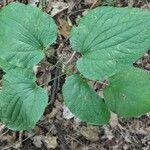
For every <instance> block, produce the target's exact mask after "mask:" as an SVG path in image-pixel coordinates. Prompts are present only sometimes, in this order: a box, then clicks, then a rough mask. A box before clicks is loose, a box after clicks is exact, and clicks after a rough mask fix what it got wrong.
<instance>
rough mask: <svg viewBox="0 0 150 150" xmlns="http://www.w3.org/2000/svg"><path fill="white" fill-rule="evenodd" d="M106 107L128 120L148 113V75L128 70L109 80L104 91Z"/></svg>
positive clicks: (137, 70) (139, 71)
mask: <svg viewBox="0 0 150 150" xmlns="http://www.w3.org/2000/svg"><path fill="white" fill-rule="evenodd" d="M104 97H105V102H106V104H107V105H108V107H109V108H110V109H111V110H112V111H113V112H115V113H117V114H118V115H119V116H121V117H125V118H129V117H135V116H139V115H142V114H145V113H148V112H150V75H149V74H147V73H146V72H144V71H143V70H140V69H137V68H136V69H135V68H128V69H126V70H125V71H122V72H120V73H117V74H116V75H114V76H113V77H111V78H110V85H109V86H108V87H107V88H106V89H105V90H104Z"/></svg>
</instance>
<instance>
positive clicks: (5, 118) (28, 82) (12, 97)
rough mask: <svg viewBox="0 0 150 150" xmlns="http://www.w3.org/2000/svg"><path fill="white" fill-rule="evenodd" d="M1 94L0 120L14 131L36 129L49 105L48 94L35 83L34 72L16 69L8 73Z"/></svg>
mask: <svg viewBox="0 0 150 150" xmlns="http://www.w3.org/2000/svg"><path fill="white" fill-rule="evenodd" d="M3 82H4V85H3V88H2V91H1V93H0V108H1V109H0V119H1V121H2V122H3V123H5V124H6V125H7V127H8V128H10V129H12V130H27V129H32V128H34V127H35V124H36V122H37V121H38V120H39V119H40V118H41V116H42V114H43V112H44V110H45V107H46V106H47V103H48V96H47V93H46V92H45V91H44V89H42V88H41V87H38V86H37V85H36V83H35V78H34V75H33V73H32V72H30V71H28V70H21V69H18V68H16V69H14V70H10V71H8V72H7V74H6V75H5V76H4V79H3Z"/></svg>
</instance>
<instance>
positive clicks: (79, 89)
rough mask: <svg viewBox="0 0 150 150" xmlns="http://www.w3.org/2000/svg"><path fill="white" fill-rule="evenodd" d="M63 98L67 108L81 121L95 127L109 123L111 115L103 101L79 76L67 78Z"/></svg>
mask: <svg viewBox="0 0 150 150" xmlns="http://www.w3.org/2000/svg"><path fill="white" fill-rule="evenodd" d="M63 96H64V101H65V104H66V106H67V107H68V108H69V109H70V111H71V112H72V113H73V114H74V115H75V116H76V117H78V118H79V119H81V120H83V121H86V122H88V123H91V124H94V125H99V124H106V123H108V122H109V117H110V113H109V111H108V109H107V107H106V104H105V103H104V102H103V99H102V98H100V97H99V96H98V95H97V94H96V92H95V91H94V90H93V89H92V88H91V87H90V86H89V85H88V84H87V83H86V82H85V81H83V80H82V79H81V78H80V77H78V76H77V75H72V76H70V77H68V78H67V80H66V82H65V84H64V86H63Z"/></svg>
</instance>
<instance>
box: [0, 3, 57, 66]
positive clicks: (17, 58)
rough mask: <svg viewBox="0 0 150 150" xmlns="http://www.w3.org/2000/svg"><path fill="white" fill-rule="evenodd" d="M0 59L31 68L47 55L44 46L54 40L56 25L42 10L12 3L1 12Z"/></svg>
mask: <svg viewBox="0 0 150 150" xmlns="http://www.w3.org/2000/svg"><path fill="white" fill-rule="evenodd" d="M0 29H1V30H0V58H1V59H3V60H5V61H6V62H9V63H10V64H12V65H15V66H18V67H23V68H31V67H33V66H34V65H35V64H37V63H39V61H41V60H42V59H43V58H44V52H43V51H42V50H43V49H44V48H46V47H48V46H50V45H51V44H52V43H53V42H55V40H56V37H57V27H56V24H55V22H54V21H53V19H52V18H51V17H50V16H49V15H48V14H46V13H44V12H42V11H41V10H40V9H38V8H36V7H32V6H29V5H28V6H26V5H24V4H21V3H11V4H9V5H8V6H6V7H5V8H4V9H2V11H0Z"/></svg>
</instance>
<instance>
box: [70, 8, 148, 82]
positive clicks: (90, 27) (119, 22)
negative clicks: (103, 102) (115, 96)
mask: <svg viewBox="0 0 150 150" xmlns="http://www.w3.org/2000/svg"><path fill="white" fill-rule="evenodd" d="M71 45H72V48H73V50H75V51H77V52H80V53H81V54H82V57H81V58H80V59H79V60H78V62H77V68H78V69H79V71H80V72H81V73H82V74H83V75H84V76H85V77H86V78H89V79H93V80H103V79H106V78H108V77H110V76H112V75H114V74H115V73H116V72H117V71H118V70H119V69H120V68H122V67H120V65H121V66H122V65H132V64H133V62H134V61H136V60H137V59H138V58H139V57H141V56H142V55H143V53H144V52H145V51H147V50H148V49H149V48H150V12H149V11H146V10H142V9H138V8H114V7H99V8H96V9H94V10H92V11H90V12H89V13H88V15H87V16H85V17H83V19H81V21H80V23H79V25H78V27H75V28H74V29H73V31H72V34H71Z"/></svg>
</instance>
